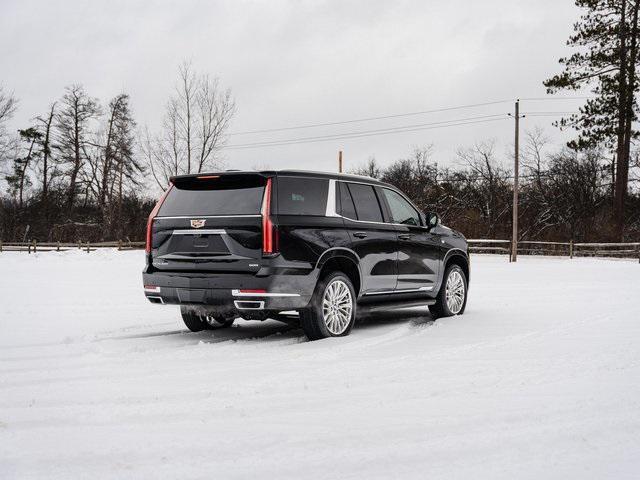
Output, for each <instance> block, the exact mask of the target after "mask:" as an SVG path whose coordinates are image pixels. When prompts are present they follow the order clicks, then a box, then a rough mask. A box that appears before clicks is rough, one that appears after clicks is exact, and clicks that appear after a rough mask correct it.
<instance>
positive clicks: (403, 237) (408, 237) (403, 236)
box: [398, 233, 413, 240]
mask: <svg viewBox="0 0 640 480" xmlns="http://www.w3.org/2000/svg"><path fill="white" fill-rule="evenodd" d="M412 236H413V235H411V234H410V233H401V234H400V235H398V238H399V239H400V240H411V237H412Z"/></svg>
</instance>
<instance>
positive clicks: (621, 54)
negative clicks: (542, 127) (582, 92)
mask: <svg viewBox="0 0 640 480" xmlns="http://www.w3.org/2000/svg"><path fill="white" fill-rule="evenodd" d="M576 5H577V6H578V7H580V8H583V9H585V10H586V12H585V13H584V14H583V15H582V16H581V17H580V19H579V21H578V22H576V23H575V25H574V34H573V35H571V36H570V37H569V40H568V41H567V45H569V46H570V47H573V48H575V49H577V51H576V52H575V53H573V54H572V55H571V56H569V57H566V58H561V59H560V63H561V64H562V65H564V70H563V71H562V72H561V73H560V74H558V75H555V76H553V77H551V78H549V79H548V80H546V81H545V82H544V85H545V86H546V87H547V91H548V92H549V93H556V92H557V91H559V90H564V89H568V90H579V89H581V88H585V87H590V88H591V91H592V93H593V94H594V98H591V99H589V100H587V102H586V103H585V105H584V106H583V107H581V108H580V113H579V114H575V115H571V116H570V117H567V118H564V119H562V120H561V121H560V122H559V126H560V127H561V128H563V127H572V128H574V129H575V130H577V132H578V137H577V138H576V139H575V140H574V141H572V142H570V144H569V146H570V147H571V148H573V149H577V150H588V149H592V148H594V147H597V146H604V147H606V148H608V149H610V150H613V151H615V153H616V175H615V177H616V178H615V189H614V191H615V201H614V205H615V217H616V224H617V235H618V236H619V237H620V238H622V236H623V227H624V206H625V199H626V196H627V186H628V185H627V184H628V174H629V157H630V145H631V140H632V139H633V138H637V137H638V134H639V132H638V131H637V130H634V128H633V121H634V120H635V119H636V115H637V103H636V101H635V93H636V92H637V90H638V82H637V72H636V66H637V63H638V51H637V50H638V10H639V8H640V0H576Z"/></svg>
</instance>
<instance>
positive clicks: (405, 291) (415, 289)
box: [365, 286, 433, 295]
mask: <svg viewBox="0 0 640 480" xmlns="http://www.w3.org/2000/svg"><path fill="white" fill-rule="evenodd" d="M431 290H433V286H430V287H420V288H407V289H404V290H383V291H380V292H367V293H365V295H389V294H392V293H417V292H428V291H431Z"/></svg>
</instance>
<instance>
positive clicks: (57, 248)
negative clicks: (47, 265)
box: [56, 242, 60, 252]
mask: <svg viewBox="0 0 640 480" xmlns="http://www.w3.org/2000/svg"><path fill="white" fill-rule="evenodd" d="M59 251H60V242H58V245H57V246H56V252H59Z"/></svg>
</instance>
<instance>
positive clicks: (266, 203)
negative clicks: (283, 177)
mask: <svg viewBox="0 0 640 480" xmlns="http://www.w3.org/2000/svg"><path fill="white" fill-rule="evenodd" d="M261 213H262V253H264V254H272V253H275V251H276V248H275V241H274V240H275V239H274V226H273V222H272V221H271V178H267V184H266V185H265V187H264V197H263V199H262V211H261Z"/></svg>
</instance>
